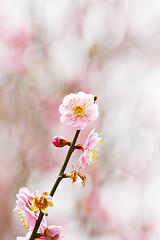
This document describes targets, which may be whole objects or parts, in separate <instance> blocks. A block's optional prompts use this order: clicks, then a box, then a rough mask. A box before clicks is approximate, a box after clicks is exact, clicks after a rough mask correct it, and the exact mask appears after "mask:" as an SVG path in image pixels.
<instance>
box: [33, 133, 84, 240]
mask: <svg viewBox="0 0 160 240" xmlns="http://www.w3.org/2000/svg"><path fill="white" fill-rule="evenodd" d="M79 133H80V130H77V131H76V133H75V135H74V138H73V141H72V143H71V145H70V148H69V150H68V153H67V156H66V158H65V160H64V163H63V165H62V167H61V170H60V172H59V174H58V177H57V179H56V181H55V184H54V185H53V188H52V190H51V192H50V196H52V197H53V195H54V193H55V191H56V189H57V187H58V185H59V183H60V181H61V180H62V179H63V178H64V171H65V169H66V167H67V164H68V162H69V159H70V157H71V155H72V153H73V151H74V150H75V144H76V141H77V138H78V136H79ZM43 216H44V213H42V212H41V211H40V213H39V216H38V219H37V221H36V224H35V227H34V229H33V232H32V234H31V236H30V239H29V240H34V239H35V238H36V234H37V231H38V229H39V226H40V224H41V221H42V218H43Z"/></svg>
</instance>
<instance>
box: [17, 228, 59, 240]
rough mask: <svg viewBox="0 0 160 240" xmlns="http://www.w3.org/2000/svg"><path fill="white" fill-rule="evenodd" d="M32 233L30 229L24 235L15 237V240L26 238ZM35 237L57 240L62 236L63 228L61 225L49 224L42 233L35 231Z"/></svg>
mask: <svg viewBox="0 0 160 240" xmlns="http://www.w3.org/2000/svg"><path fill="white" fill-rule="evenodd" d="M31 234H32V231H30V232H28V233H27V234H26V236H25V237H17V240H28V239H29V238H30V236H31ZM36 237H37V238H36V239H41V240H48V239H52V240H58V239H60V238H62V237H63V229H62V227H61V226H54V225H51V226H49V227H47V228H46V229H45V230H44V232H43V233H37V236H36Z"/></svg>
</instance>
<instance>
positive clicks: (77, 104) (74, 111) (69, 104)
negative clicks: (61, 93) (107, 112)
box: [59, 92, 99, 130]
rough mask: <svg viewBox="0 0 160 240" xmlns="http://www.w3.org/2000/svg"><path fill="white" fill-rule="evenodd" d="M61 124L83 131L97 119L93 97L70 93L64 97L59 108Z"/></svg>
mask: <svg viewBox="0 0 160 240" xmlns="http://www.w3.org/2000/svg"><path fill="white" fill-rule="evenodd" d="M59 112H60V113H61V114H62V116H61V117H60V120H61V122H64V123H65V124H66V125H70V126H72V127H75V128H76V129H78V130H81V129H84V128H85V127H86V125H87V124H88V123H89V122H91V121H94V120H96V119H97V118H98V115H99V113H98V106H97V104H96V103H95V98H94V95H92V94H86V93H84V92H78V93H75V94H74V93H71V94H69V95H67V96H65V97H64V99H63V102H62V104H61V105H60V106H59Z"/></svg>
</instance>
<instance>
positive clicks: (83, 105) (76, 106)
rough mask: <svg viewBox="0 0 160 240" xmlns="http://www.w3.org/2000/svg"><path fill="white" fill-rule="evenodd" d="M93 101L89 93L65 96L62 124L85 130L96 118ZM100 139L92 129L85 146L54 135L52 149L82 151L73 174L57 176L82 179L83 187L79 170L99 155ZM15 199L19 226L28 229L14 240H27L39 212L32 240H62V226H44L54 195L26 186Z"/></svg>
mask: <svg viewBox="0 0 160 240" xmlns="http://www.w3.org/2000/svg"><path fill="white" fill-rule="evenodd" d="M96 100H97V97H96V96H94V95H92V94H85V93H84V92H78V93H75V94H74V93H71V94H69V95H67V96H66V97H64V99H63V102H62V104H61V105H60V106H59V112H60V114H61V117H60V120H61V122H63V123H65V124H66V125H69V126H72V127H75V128H76V130H78V131H80V130H82V129H84V128H85V127H86V126H87V124H88V123H89V122H91V121H94V120H96V119H97V117H98V115H99V113H98V106H97V104H96V103H95V101H96ZM100 140H101V137H100V135H99V134H98V133H96V132H95V129H93V130H92V131H91V132H90V133H89V135H88V137H87V139H86V141H85V143H84V145H81V144H78V145H74V146H72V142H70V141H69V140H67V139H65V138H64V137H62V136H55V137H54V138H53V139H52V144H53V145H54V146H56V147H64V146H66V145H68V146H70V148H72V150H71V153H72V152H73V151H74V150H75V149H77V150H81V151H82V154H81V155H80V157H79V159H78V162H77V163H78V168H79V169H78V170H75V168H74V166H73V171H72V172H71V173H70V174H67V173H64V172H62V173H63V175H61V176H60V177H61V178H71V179H72V183H74V182H76V181H77V180H78V179H81V183H82V185H83V186H85V182H86V176H85V175H84V174H82V173H81V172H80V170H81V169H85V168H86V166H87V165H88V166H91V165H92V163H93V162H94V161H95V159H96V156H99V155H98V154H97V153H96V152H95V151H96V150H97V148H98V145H99V143H100ZM50 194H51V193H50ZM16 196H17V201H16V207H15V209H14V210H15V211H17V212H18V216H19V217H20V222H21V223H22V225H23V226H26V227H28V228H29V232H28V233H27V234H26V236H25V237H17V240H28V239H30V237H31V235H32V230H34V227H35V224H36V222H37V220H38V219H39V214H40V213H43V214H44V216H43V217H42V220H41V222H40V224H39V227H38V232H37V233H36V236H35V238H34V239H37V240H40V239H43V240H45V239H46V240H47V239H52V240H58V239H60V238H62V237H63V230H62V227H60V226H54V225H52V226H47V220H46V216H47V215H48V213H47V208H48V207H53V202H52V196H53V194H51V195H49V194H48V193H47V192H44V193H42V194H40V193H39V191H38V190H36V191H35V192H34V193H30V192H29V190H28V189H27V188H26V187H22V188H20V190H19V193H18V194H17V195H16ZM32 237H33V236H32ZM32 237H31V238H32Z"/></svg>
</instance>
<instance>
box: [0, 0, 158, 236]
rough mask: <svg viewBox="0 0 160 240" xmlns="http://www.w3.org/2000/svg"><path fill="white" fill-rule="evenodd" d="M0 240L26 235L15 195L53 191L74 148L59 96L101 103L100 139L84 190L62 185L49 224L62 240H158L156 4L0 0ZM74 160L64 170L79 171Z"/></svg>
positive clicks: (147, 0) (141, 0)
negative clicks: (60, 139) (59, 144)
mask: <svg viewBox="0 0 160 240" xmlns="http://www.w3.org/2000/svg"><path fill="white" fill-rule="evenodd" d="M0 2H1V7H0V36H1V37H0V209H1V211H0V219H1V220H0V233H1V234H0V239H3V240H8V239H10V240H14V239H16V236H25V234H26V232H27V230H26V229H25V228H24V227H23V228H22V227H21V224H20V223H19V222H18V216H17V214H16V213H12V210H13V208H14V206H15V201H16V193H18V191H19V188H20V187H23V186H26V187H27V188H29V190H30V192H34V191H35V190H36V189H39V190H40V191H41V192H44V191H50V189H51V187H52V185H53V183H54V181H55V179H56V176H57V174H58V172H59V169H60V167H61V165H62V162H63V160H64V156H65V154H66V152H67V150H68V149H67V147H65V148H63V149H56V148H55V147H54V146H53V145H52V144H51V140H52V138H53V137H54V136H55V135H62V136H64V137H66V138H68V139H69V140H72V138H73V136H74V132H75V130H74V129H73V128H70V127H67V126H65V125H64V124H62V123H60V120H59V117H60V114H59V113H58V106H59V105H60V104H61V102H62V99H63V97H64V96H65V95H67V94H69V93H71V92H75V91H76V92H78V91H84V92H86V93H92V94H94V95H97V96H98V100H97V104H98V105H99V111H100V117H99V119H98V120H96V121H95V122H93V123H90V124H89V125H88V126H87V127H86V128H85V130H83V131H81V133H80V137H79V139H78V143H81V144H83V143H84V141H85V138H86V136H87V135H88V133H89V132H90V130H92V129H93V128H95V129H96V131H97V132H102V137H103V140H102V144H101V148H100V150H99V154H100V158H98V161H97V162H96V163H95V164H94V165H93V168H92V169H90V171H89V174H87V173H86V175H87V182H86V186H85V187H82V186H81V185H79V184H76V183H75V184H74V185H72V184H71V180H69V179H67V180H63V181H62V182H61V184H60V186H59V188H58V190H57V191H56V193H55V195H54V200H53V201H54V207H53V208H50V209H49V216H48V222H49V224H52V225H61V226H62V227H63V229H64V240H72V239H76V240H82V239H83V240H90V239H92V240H158V239H160V174H159V173H160V2H159V0H130V1H129V0H80V1H78V0H65V1H64V0H58V1H56V0H46V1H42V0H34V1H31V0H14V2H13V1H11V0H1V1H0ZM79 156H80V153H79V152H76V153H74V154H73V156H72V159H71V162H70V164H69V166H68V170H67V171H68V172H70V171H71V169H72V167H71V165H72V164H74V166H75V168H76V166H77V159H78V157H79Z"/></svg>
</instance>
